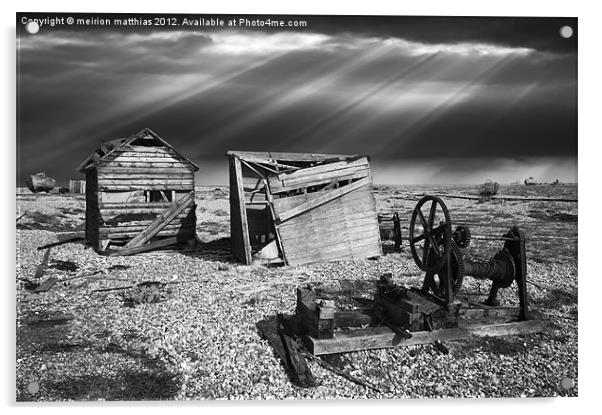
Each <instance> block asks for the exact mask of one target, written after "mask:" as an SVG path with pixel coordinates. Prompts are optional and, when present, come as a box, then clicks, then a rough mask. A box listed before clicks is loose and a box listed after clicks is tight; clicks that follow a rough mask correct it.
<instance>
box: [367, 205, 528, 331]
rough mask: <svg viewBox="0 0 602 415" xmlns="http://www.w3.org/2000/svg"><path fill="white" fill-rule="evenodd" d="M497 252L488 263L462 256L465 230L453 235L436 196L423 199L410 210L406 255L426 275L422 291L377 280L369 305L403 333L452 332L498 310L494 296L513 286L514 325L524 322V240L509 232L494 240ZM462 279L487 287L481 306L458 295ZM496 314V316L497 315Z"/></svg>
mask: <svg viewBox="0 0 602 415" xmlns="http://www.w3.org/2000/svg"><path fill="white" fill-rule="evenodd" d="M499 239H501V240H502V241H504V245H503V247H502V248H501V249H500V250H499V251H498V252H496V253H495V255H493V256H492V257H491V258H487V259H475V258H468V257H466V256H465V248H467V247H468V246H469V245H470V242H471V234H470V230H469V228H468V227H466V226H457V227H456V228H455V229H453V226H452V221H451V218H450V214H449V211H448V209H447V206H446V205H445V203H444V202H443V200H441V198H439V197H437V196H425V197H423V198H422V199H420V201H419V202H418V204H417V205H416V207H415V208H414V210H413V212H412V216H411V220H410V235H409V242H410V250H411V253H412V257H413V258H414V261H415V263H416V265H417V266H418V267H419V268H420V269H421V270H423V271H425V272H426V274H425V277H424V281H423V283H422V287H421V288H420V289H417V288H406V287H400V286H397V285H395V284H393V282H392V278H391V276H390V275H384V276H383V277H381V280H380V282H379V283H378V285H377V293H376V295H375V303H376V304H377V305H378V306H380V308H381V311H382V316H383V318H386V319H387V321H388V322H389V323H393V324H394V325H395V326H397V327H403V328H405V329H407V330H409V331H419V330H433V329H437V328H447V327H457V326H458V324H459V319H460V320H461V319H462V318H469V319H470V318H474V317H475V316H479V317H481V316H493V315H494V314H496V311H501V310H500V309H504V310H503V311H504V313H503V314H504V315H507V314H508V313H507V310H508V308H507V307H498V306H499V301H498V299H497V296H498V291H499V290H500V289H502V288H508V287H510V286H511V285H512V283H513V282H514V281H516V285H517V286H518V298H519V304H520V306H519V308H518V310H517V311H518V313H517V314H516V319H517V320H527V319H528V318H529V313H528V306H527V290H526V276H527V259H526V253H525V235H524V233H523V231H521V230H520V229H519V228H518V227H516V226H514V227H512V228H510V229H509V230H508V232H506V233H505V234H503V235H501V236H500V237H499ZM465 277H472V278H476V279H479V280H489V281H491V288H490V290H489V294H488V296H487V298H486V299H485V300H484V301H481V302H474V301H466V299H465V298H462V299H459V298H458V294H459V292H460V289H461V287H462V282H463V281H464V278H465ZM498 314H499V313H498Z"/></svg>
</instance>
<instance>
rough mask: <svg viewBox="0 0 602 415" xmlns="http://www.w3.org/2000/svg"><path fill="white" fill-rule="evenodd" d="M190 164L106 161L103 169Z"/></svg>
mask: <svg viewBox="0 0 602 415" xmlns="http://www.w3.org/2000/svg"><path fill="white" fill-rule="evenodd" d="M187 165H188V164H186V163H182V162H178V163H176V162H170V163H164V162H161V163H159V162H153V163H149V162H141V161H117V160H116V161H107V162H106V163H104V164H103V166H105V167H103V169H104V168H107V167H110V168H115V167H128V168H134V167H143V168H152V167H156V168H163V169H164V168H172V167H180V168H182V167H184V166H187Z"/></svg>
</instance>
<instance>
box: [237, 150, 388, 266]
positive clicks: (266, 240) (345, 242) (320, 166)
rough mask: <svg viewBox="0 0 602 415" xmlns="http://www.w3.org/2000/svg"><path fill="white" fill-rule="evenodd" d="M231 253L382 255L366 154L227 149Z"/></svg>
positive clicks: (267, 259) (283, 257) (328, 257)
mask: <svg viewBox="0 0 602 415" xmlns="http://www.w3.org/2000/svg"><path fill="white" fill-rule="evenodd" d="M226 155H227V156H228V158H229V164H230V218H231V219H230V220H231V235H232V253H233V255H234V256H235V257H236V258H237V259H238V260H240V261H241V262H243V263H245V264H251V263H254V262H255V263H278V262H284V263H286V264H289V265H300V264H305V263H312V262H320V261H335V260H344V259H361V258H370V257H376V256H379V255H382V247H381V241H380V233H379V227H378V218H377V211H376V201H375V199H374V194H373V191H372V177H371V174H370V166H369V161H368V158H367V157H365V156H361V155H333V154H306V153H264V152H247V151H229V152H227V153H226Z"/></svg>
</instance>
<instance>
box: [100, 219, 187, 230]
mask: <svg viewBox="0 0 602 415" xmlns="http://www.w3.org/2000/svg"><path fill="white" fill-rule="evenodd" d="M140 223H141V224H136V223H132V222H124V223H120V224H118V225H107V224H102V225H101V226H100V228H99V232H100V233H101V234H106V233H116V232H142V231H143V230H144V229H146V228H147V227H148V226H149V225H150V224H151V223H152V221H146V223H144V222H140ZM195 227H196V223H195V221H194V220H193V219H174V220H172V221H171V223H170V224H169V225H166V226H165V227H164V228H163V229H165V230H179V229H185V228H195Z"/></svg>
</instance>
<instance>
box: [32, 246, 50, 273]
mask: <svg viewBox="0 0 602 415" xmlns="http://www.w3.org/2000/svg"><path fill="white" fill-rule="evenodd" d="M49 260H50V248H48V250H47V251H46V253H45V254H44V257H43V258H42V262H40V265H38V267H37V268H36V273H35V275H34V278H35V279H36V280H39V279H40V278H42V277H43V276H44V273H45V272H46V269H47V268H48V261H49Z"/></svg>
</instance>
